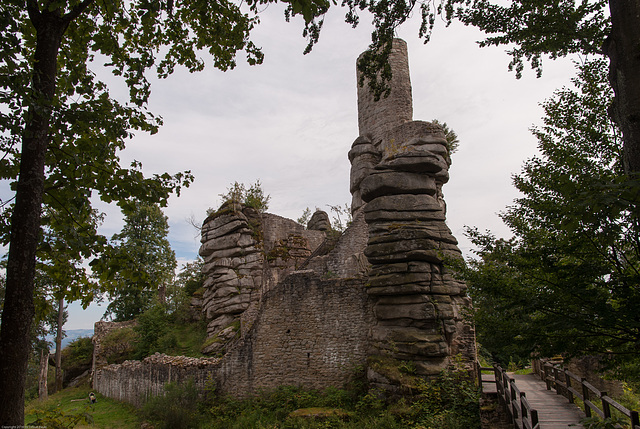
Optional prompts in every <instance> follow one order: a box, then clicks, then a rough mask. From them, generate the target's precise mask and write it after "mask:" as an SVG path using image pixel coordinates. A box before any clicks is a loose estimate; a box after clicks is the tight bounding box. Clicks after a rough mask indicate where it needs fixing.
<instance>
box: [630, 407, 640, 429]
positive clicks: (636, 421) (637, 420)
mask: <svg viewBox="0 0 640 429" xmlns="http://www.w3.org/2000/svg"><path fill="white" fill-rule="evenodd" d="M630 417H631V429H636V426H640V417H639V416H638V412H637V411H631V416H630Z"/></svg>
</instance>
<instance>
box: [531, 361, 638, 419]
mask: <svg viewBox="0 0 640 429" xmlns="http://www.w3.org/2000/svg"><path fill="white" fill-rule="evenodd" d="M539 362H540V364H539V365H534V366H533V367H534V371H535V372H536V374H538V376H539V377H540V379H542V381H544V382H545V383H546V384H547V390H551V389H554V390H555V391H556V393H557V394H558V395H562V396H564V397H565V398H567V399H568V400H569V402H571V403H574V402H575V398H578V399H580V400H581V401H582V403H583V404H584V413H585V414H586V416H587V417H591V416H593V414H597V415H598V416H600V418H603V419H604V418H609V417H611V409H612V408H614V409H616V410H618V411H619V412H620V413H621V414H622V415H624V416H626V417H627V418H629V420H630V428H631V429H640V419H639V417H638V411H632V410H629V409H627V408H626V407H624V406H622V405H620V404H619V403H617V402H616V401H614V400H613V399H611V398H610V397H609V396H607V392H601V391H600V390H598V389H597V388H596V387H595V386H593V385H592V384H590V383H589V382H588V381H587V380H586V379H585V378H581V377H578V376H577V375H575V374H573V373H572V372H571V371H569V370H568V369H566V368H561V367H560V365H558V364H552V363H549V362H544V361H539ZM618 427H620V428H622V426H620V425H618Z"/></svg>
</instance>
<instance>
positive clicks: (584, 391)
mask: <svg viewBox="0 0 640 429" xmlns="http://www.w3.org/2000/svg"><path fill="white" fill-rule="evenodd" d="M586 381H587V379H586V378H584V377H582V378H581V379H580V384H581V385H582V396H583V397H584V413H585V414H586V416H587V417H591V407H590V406H589V405H588V404H587V401H588V400H589V388H588V387H587V386H586V385H585V384H584V383H585V382H586Z"/></svg>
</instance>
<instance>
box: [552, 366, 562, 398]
mask: <svg viewBox="0 0 640 429" xmlns="http://www.w3.org/2000/svg"><path fill="white" fill-rule="evenodd" d="M553 380H554V383H553V384H554V388H555V389H556V395H561V394H562V387H560V384H559V383H558V381H559V380H560V370H559V369H558V367H554V368H553Z"/></svg>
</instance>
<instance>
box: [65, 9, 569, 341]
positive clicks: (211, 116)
mask: <svg viewBox="0 0 640 429" xmlns="http://www.w3.org/2000/svg"><path fill="white" fill-rule="evenodd" d="M343 15H344V11H342V10H340V9H338V8H335V9H334V10H332V11H331V13H329V14H328V16H327V19H326V23H325V28H324V29H323V31H322V34H321V37H320V42H319V43H318V45H317V46H316V47H315V48H314V50H313V51H312V52H311V53H310V54H309V55H306V56H305V55H302V51H303V50H304V47H305V46H306V41H305V40H304V39H303V38H302V36H301V30H302V24H301V22H300V21H299V20H293V21H292V22H291V23H286V22H285V21H284V17H283V15H282V9H281V8H279V7H274V6H273V5H271V6H269V8H268V9H267V10H265V12H264V13H263V14H262V18H261V21H262V22H261V24H260V25H259V26H258V27H257V28H256V29H255V31H254V33H253V37H252V38H253V40H254V42H255V43H256V44H257V45H258V46H261V47H262V48H263V51H264V53H265V60H264V64H262V65H260V66H254V67H250V66H248V65H246V64H245V63H243V58H244V57H242V56H241V57H240V58H239V61H238V66H237V67H236V69H235V70H232V71H229V72H226V73H222V72H219V71H216V70H214V69H213V68H211V67H210V68H208V69H207V70H205V71H204V72H202V73H199V74H189V73H186V72H183V71H176V73H175V74H174V75H173V76H171V77H170V78H169V79H167V80H163V81H159V82H156V83H155V84H154V86H153V89H152V96H151V103H150V110H151V111H152V112H154V113H155V114H158V115H161V116H162V117H163V118H164V124H165V125H164V126H163V127H162V129H161V130H160V132H159V133H158V134H156V135H154V136H146V135H139V136H136V137H135V138H134V139H133V140H132V141H130V142H129V143H128V148H127V150H126V151H125V152H124V153H123V154H122V159H123V161H124V162H125V163H128V162H129V161H130V160H132V159H137V160H139V161H141V162H142V163H143V165H144V170H145V172H146V173H148V174H152V173H162V172H165V171H166V172H170V173H175V172H178V171H184V170H191V172H192V173H193V174H194V175H195V183H194V184H193V185H192V186H191V187H190V188H189V189H186V190H184V191H183V193H182V195H181V196H180V198H176V197H172V198H171V200H170V203H169V206H168V207H167V208H166V209H165V214H166V215H167V216H168V217H169V223H170V228H171V230H170V235H169V239H170V241H171V244H172V246H173V249H174V250H175V252H176V254H177V257H178V259H179V261H180V262H188V261H191V260H193V259H194V258H195V257H196V255H197V252H198V248H199V244H200V242H199V237H198V236H197V231H196V230H195V229H194V228H193V227H192V226H191V225H190V224H189V222H188V219H189V218H194V219H195V220H196V222H197V223H201V222H202V220H203V219H204V217H205V216H206V214H205V213H206V210H207V208H209V207H214V208H217V207H218V206H219V204H220V202H221V201H220V198H219V194H221V193H224V192H225V191H226V189H227V187H228V186H229V185H230V184H231V183H233V182H234V181H238V182H242V183H245V184H251V183H254V182H255V181H256V180H258V179H259V180H260V181H261V183H262V187H263V189H264V191H265V192H266V193H268V194H269V195H270V196H271V201H270V207H269V212H272V213H275V214H278V215H281V216H285V217H289V218H292V219H297V218H298V217H299V216H300V215H301V214H302V212H303V210H304V209H305V208H306V207H310V208H311V209H312V210H313V209H314V208H315V207H318V208H321V209H324V210H327V211H329V208H328V206H327V205H328V204H331V205H338V204H340V205H344V204H345V203H347V202H350V200H351V196H350V194H349V167H350V165H349V161H348V159H347V152H348V151H349V149H350V147H351V144H352V143H353V141H354V140H355V139H356V137H358V124H357V110H356V107H357V102H356V76H355V61H356V58H357V56H358V55H359V54H360V53H361V52H362V51H363V50H365V49H366V48H367V46H368V44H369V41H370V32H371V27H370V25H369V23H368V22H366V20H364V19H363V21H362V23H361V25H360V27H359V28H358V29H356V30H353V29H352V28H351V27H350V26H349V25H347V24H345V23H344V18H343ZM417 20H418V16H416V17H415V18H414V20H413V21H412V22H410V23H409V24H408V25H405V26H404V27H403V28H401V29H400V31H399V32H398V36H399V37H401V38H403V39H405V40H406V41H407V43H408V48H409V67H410V70H411V82H412V86H413V106H414V119H416V120H432V119H438V120H440V121H444V122H447V124H448V125H449V126H450V127H451V128H452V129H453V130H455V132H456V133H457V134H458V137H459V139H460V148H459V150H458V152H457V153H456V154H454V156H453V165H452V167H451V170H450V176H451V180H450V182H449V183H448V184H447V185H445V187H444V193H445V199H446V202H447V206H448V213H447V223H448V225H449V227H450V228H451V230H452V231H453V234H454V235H455V236H456V237H457V238H458V240H459V241H460V247H461V249H462V250H463V252H464V253H465V255H466V256H470V255H471V253H470V249H471V247H470V244H469V243H468V241H467V240H466V239H465V237H464V236H463V229H464V226H465V225H468V226H477V227H478V228H479V229H481V230H485V229H490V230H492V231H493V232H494V233H496V234H497V235H499V236H508V235H509V231H508V229H507V228H506V227H505V226H504V225H503V224H502V222H501V221H500V219H499V218H498V215H497V214H498V213H499V212H500V211H502V210H504V209H505V207H506V206H507V205H509V204H510V203H511V202H512V201H513V199H514V198H515V197H517V193H516V191H515V190H514V189H513V186H512V184H511V176H512V175H513V174H514V173H517V172H518V171H520V168H521V165H522V162H523V161H524V160H525V159H527V158H528V157H530V156H532V155H533V154H535V152H536V142H535V139H534V138H533V137H532V135H531V133H530V132H529V128H530V127H531V126H532V125H533V124H536V123H537V124H539V123H540V118H541V116H542V110H541V108H540V107H539V103H540V102H542V101H543V100H544V99H545V98H548V97H549V96H550V95H551V94H552V93H553V91H554V90H555V89H557V88H559V87H561V86H563V85H567V84H568V83H569V79H570V78H571V77H572V76H573V66H572V65H571V63H570V62H569V61H568V60H563V61H557V62H552V61H546V62H545V63H544V74H543V77H542V78H541V79H536V78H535V74H534V72H533V71H530V70H526V71H525V75H524V76H523V78H522V79H521V80H516V79H515V76H514V74H513V73H509V72H508V70H507V64H508V63H509V60H510V58H509V57H508V56H507V54H506V53H505V48H482V49H480V48H478V47H477V45H476V44H475V41H477V40H479V39H481V38H482V34H480V33H479V32H477V31H476V30H474V29H472V28H467V27H464V26H461V25H453V26H451V27H450V28H444V26H443V25H440V26H439V27H438V28H436V31H435V32H434V35H433V38H432V41H431V42H430V43H429V44H427V45H424V44H423V43H422V41H419V40H418V38H417V28H418V22H417ZM107 211H108V213H109V216H108V218H107V220H106V221H105V223H104V226H103V233H104V234H106V235H107V236H109V237H110V236H111V235H112V234H114V233H116V232H118V231H119V230H120V228H121V226H122V222H121V218H120V216H119V212H118V210H117V209H109V210H107ZM103 312H104V307H96V306H95V305H92V306H91V307H90V309H89V310H88V311H85V312H81V311H78V310H77V306H72V307H71V315H70V318H69V322H68V323H67V325H66V327H65V328H66V329H80V328H91V327H92V325H93V322H95V321H97V320H98V319H99V318H100V316H101V315H102V313H103Z"/></svg>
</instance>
